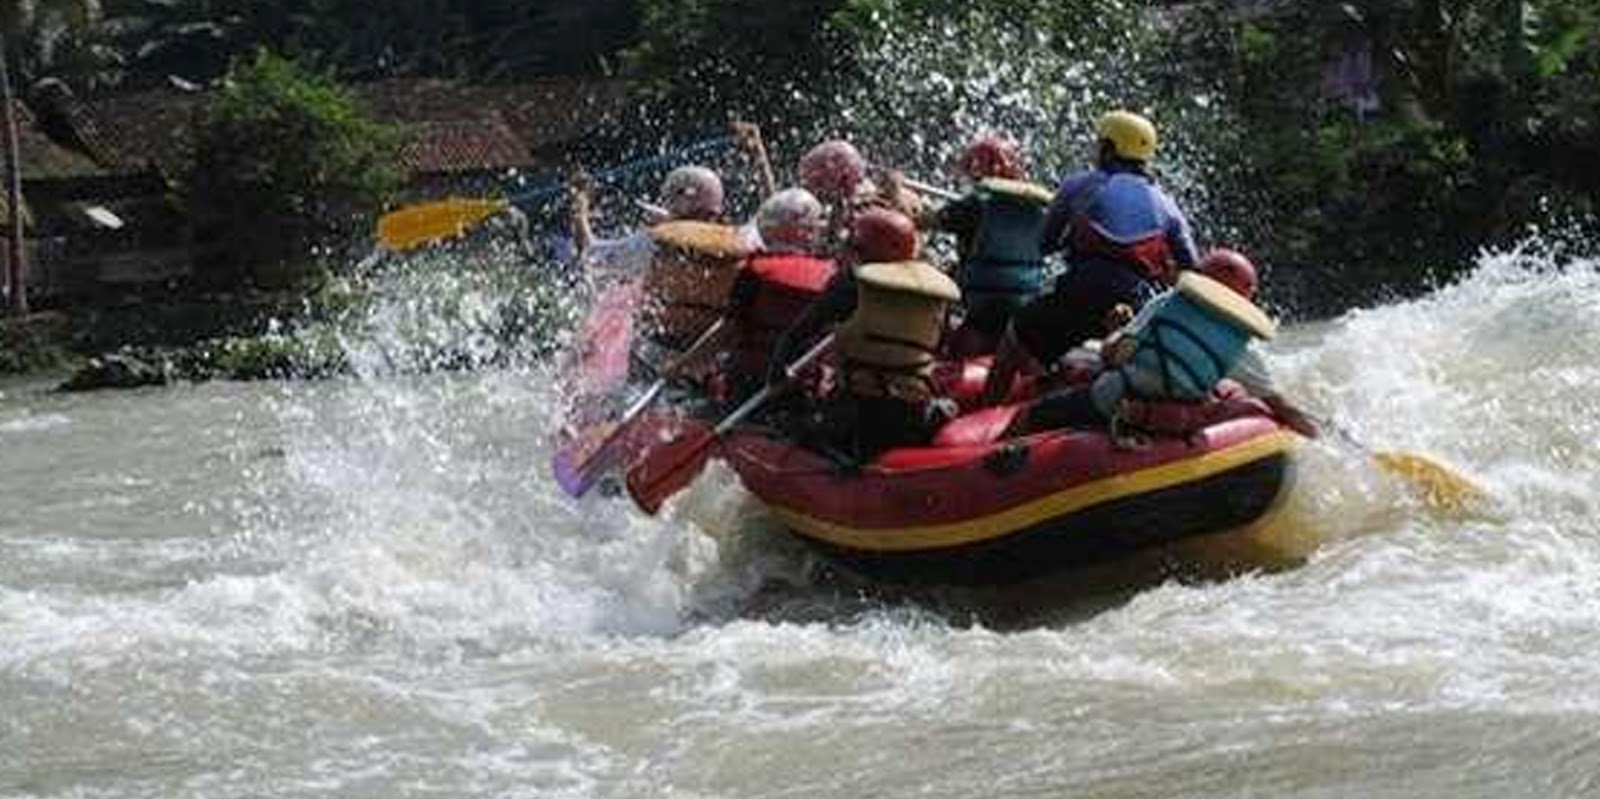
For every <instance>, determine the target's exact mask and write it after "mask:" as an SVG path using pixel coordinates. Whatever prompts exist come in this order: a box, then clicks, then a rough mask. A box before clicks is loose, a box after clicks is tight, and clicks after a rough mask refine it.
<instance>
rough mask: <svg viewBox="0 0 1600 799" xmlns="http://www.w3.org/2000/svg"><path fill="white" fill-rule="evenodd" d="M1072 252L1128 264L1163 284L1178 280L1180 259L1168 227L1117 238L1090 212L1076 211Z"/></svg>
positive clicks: (1073, 218) (1073, 224)
mask: <svg viewBox="0 0 1600 799" xmlns="http://www.w3.org/2000/svg"><path fill="white" fill-rule="evenodd" d="M1072 254H1073V255H1074V256H1077V257H1083V256H1089V257H1097V258H1106V259H1109V260H1112V261H1116V262H1118V263H1123V264H1127V265H1129V266H1131V267H1133V268H1134V269H1136V270H1138V272H1139V274H1141V275H1144V276H1145V277H1147V278H1149V279H1150V280H1154V281H1157V282H1159V283H1161V284H1162V285H1163V286H1170V285H1172V284H1173V283H1175V282H1177V262H1176V261H1174V260H1173V257H1172V246H1171V245H1169V244H1168V243H1167V234H1166V233H1165V232H1164V231H1156V232H1154V233H1151V234H1150V235H1148V236H1145V237H1143V238H1139V239H1134V240H1133V241H1117V240H1116V239H1113V238H1111V237H1110V236H1109V235H1107V234H1106V232H1105V231H1103V230H1101V229H1100V226H1099V225H1096V224H1095V223H1094V220H1092V219H1090V218H1089V215H1088V214H1083V213H1080V214H1075V215H1074V216H1073V217H1072Z"/></svg>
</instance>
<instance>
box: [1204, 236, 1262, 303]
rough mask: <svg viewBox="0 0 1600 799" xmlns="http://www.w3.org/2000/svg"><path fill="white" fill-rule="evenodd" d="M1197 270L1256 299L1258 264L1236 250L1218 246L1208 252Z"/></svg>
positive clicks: (1248, 298) (1247, 297)
mask: <svg viewBox="0 0 1600 799" xmlns="http://www.w3.org/2000/svg"><path fill="white" fill-rule="evenodd" d="M1196 271H1198V272H1199V273H1200V274H1202V275H1205V276H1206V277H1209V278H1211V279H1212V280H1215V281H1217V282H1218V283H1221V284H1222V285H1224V286H1227V287H1228V288H1230V289H1233V290H1234V291H1235V292H1237V293H1238V295H1239V296H1241V297H1244V298H1245V299H1247V300H1254V299H1255V296H1256V283H1257V278H1256V265H1255V264H1252V263H1250V259H1249V258H1246V257H1244V256H1243V255H1241V254H1240V253H1238V252H1236V251H1234V250H1229V249H1225V248H1222V247H1218V248H1216V249H1214V250H1212V251H1211V252H1208V253H1206V257H1205V258H1203V259H1201V260H1200V265H1199V266H1198V267H1196Z"/></svg>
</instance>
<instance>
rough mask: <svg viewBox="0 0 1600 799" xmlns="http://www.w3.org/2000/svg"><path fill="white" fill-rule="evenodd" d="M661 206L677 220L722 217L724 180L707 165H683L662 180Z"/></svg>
mask: <svg viewBox="0 0 1600 799" xmlns="http://www.w3.org/2000/svg"><path fill="white" fill-rule="evenodd" d="M661 205H662V207H664V208H666V209H667V212H668V213H670V214H672V216H673V218H674V219H714V218H716V217H719V216H721V215H722V178H719V177H717V173H715V172H712V171H711V170H709V169H706V168H705V167H703V166H680V167H678V168H677V169H674V170H672V171H671V172H668V173H667V178H666V180H663V181H661Z"/></svg>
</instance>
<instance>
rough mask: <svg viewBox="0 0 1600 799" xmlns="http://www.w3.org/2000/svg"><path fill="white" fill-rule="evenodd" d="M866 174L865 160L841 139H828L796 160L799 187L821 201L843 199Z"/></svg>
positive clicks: (851, 192) (859, 183)
mask: <svg viewBox="0 0 1600 799" xmlns="http://www.w3.org/2000/svg"><path fill="white" fill-rule="evenodd" d="M866 174H867V159H865V158H862V157H861V152H860V151H859V150H857V149H856V148H855V145H853V144H851V143H850V142H847V141H845V140H843V139H830V140H828V141H825V142H823V143H821V144H819V145H817V146H815V147H813V148H811V149H810V150H808V151H806V154H805V155H803V156H801V157H800V185H801V186H804V187H805V188H806V189H808V190H809V191H810V192H811V193H812V194H815V195H817V197H819V198H821V199H822V201H823V202H828V203H834V202H839V201H841V200H845V199H847V198H849V197H850V196H852V195H854V194H855V193H856V187H857V186H860V185H861V181H862V179H863V178H865V177H866Z"/></svg>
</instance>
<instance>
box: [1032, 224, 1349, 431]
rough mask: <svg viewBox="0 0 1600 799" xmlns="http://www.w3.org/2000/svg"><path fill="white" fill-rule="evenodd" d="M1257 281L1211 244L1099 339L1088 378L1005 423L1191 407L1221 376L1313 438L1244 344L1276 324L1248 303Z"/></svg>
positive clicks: (1120, 417)
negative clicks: (1190, 267)
mask: <svg viewBox="0 0 1600 799" xmlns="http://www.w3.org/2000/svg"><path fill="white" fill-rule="evenodd" d="M1256 286H1257V276H1256V269H1255V265H1254V264H1252V263H1250V260H1249V259H1248V258H1246V257H1244V256H1243V255H1241V254H1239V253H1237V252H1234V251H1233V250H1227V249H1215V250H1212V251H1211V252H1210V253H1208V254H1207V255H1206V257H1205V260H1203V261H1201V262H1200V264H1199V266H1198V268H1197V269H1196V270H1195V271H1194V272H1188V273H1185V274H1184V275H1182V276H1181V277H1180V278H1179V279H1178V284H1177V287H1176V288H1173V289H1170V290H1168V291H1166V292H1164V293H1162V294H1161V295H1159V296H1157V297H1156V298H1155V299H1152V300H1151V301H1150V302H1148V303H1146V304H1145V306H1144V307H1143V308H1142V309H1140V311H1139V313H1138V315H1137V316H1135V317H1134V319H1133V321H1132V322H1131V323H1129V324H1128V325H1127V326H1126V327H1124V328H1122V329H1121V330H1118V331H1117V332H1115V333H1113V334H1112V335H1111V336H1110V337H1108V338H1107V339H1106V341H1105V346H1103V347H1102V348H1101V358H1102V363H1103V368H1102V371H1101V373H1100V374H1099V376H1098V377H1096V378H1095V380H1094V381H1093V382H1092V383H1090V384H1089V385H1088V386H1083V387H1079V388H1076V389H1072V390H1069V391H1066V392H1062V393H1059V394H1056V395H1053V396H1050V397H1046V398H1045V399H1042V400H1040V401H1038V402H1036V403H1034V405H1033V406H1032V407H1031V408H1030V409H1029V410H1028V411H1027V413H1026V414H1025V415H1023V416H1022V417H1020V418H1019V419H1018V420H1017V422H1015V423H1013V425H1012V429H1011V431H1010V432H1011V433H1012V434H1019V433H1026V432H1033V431H1038V430H1049V429H1055V428H1060V427H1078V428H1093V427H1101V426H1105V425H1111V424H1114V423H1115V422H1117V421H1133V422H1135V423H1137V422H1138V421H1139V420H1140V419H1143V418H1147V417H1148V416H1149V415H1150V413H1151V410H1152V409H1153V408H1155V407H1157V406H1159V405H1167V406H1170V407H1174V408H1176V409H1178V410H1182V409H1183V408H1185V407H1191V408H1196V409H1198V408H1199V406H1201V405H1202V404H1204V403H1206V402H1208V401H1211V400H1213V399H1216V394H1215V390H1216V389H1217V387H1218V384H1219V383H1221V382H1222V380H1223V379H1224V378H1228V379H1231V380H1233V381H1235V382H1236V383H1238V384H1240V385H1241V386H1242V387H1243V388H1244V389H1245V390H1246V391H1248V392H1249V393H1250V394H1251V395H1253V396H1255V397H1256V398H1257V399H1260V400H1261V401H1262V402H1263V403H1265V404H1266V405H1267V407H1268V408H1269V409H1271V411H1272V412H1273V415H1275V416H1277V417H1278V419H1279V420H1280V421H1282V422H1283V423H1284V424H1285V425H1287V426H1288V427H1289V428H1290V429H1293V430H1294V431H1296V432H1298V433H1300V434H1301V435H1304V436H1306V437H1307V438H1315V437H1316V436H1317V434H1318V431H1317V427H1316V425H1315V424H1314V423H1313V422H1312V421H1311V419H1310V418H1309V417H1308V416H1307V415H1306V414H1305V413H1304V412H1303V411H1301V410H1300V409H1299V408H1297V407H1295V405H1294V404H1293V403H1291V402H1290V401H1289V400H1288V399H1287V398H1285V397H1284V396H1283V394H1282V393H1281V392H1280V391H1279V390H1278V388H1277V386H1276V385H1275V384H1274V383H1273V380H1272V373H1271V372H1270V371H1268V369H1267V365H1266V362H1265V361H1263V360H1262V359H1261V356H1260V354H1259V353H1258V352H1257V351H1256V350H1254V349H1253V348H1251V347H1250V346H1249V345H1250V342H1251V341H1252V340H1253V339H1258V338H1259V339H1268V338H1271V337H1272V336H1273V335H1274V334H1275V333H1276V325H1274V324H1273V322H1272V320H1271V319H1269V318H1268V317H1267V315H1266V314H1265V313H1263V312H1262V311H1261V309H1260V308H1258V307H1257V306H1256V305H1255V304H1254V302H1253V300H1254V298H1255V292H1256ZM1179 415H1180V416H1181V415H1182V414H1179ZM1178 426H1180V427H1181V426H1183V425H1182V424H1181V421H1180V423H1179V425H1178Z"/></svg>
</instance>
